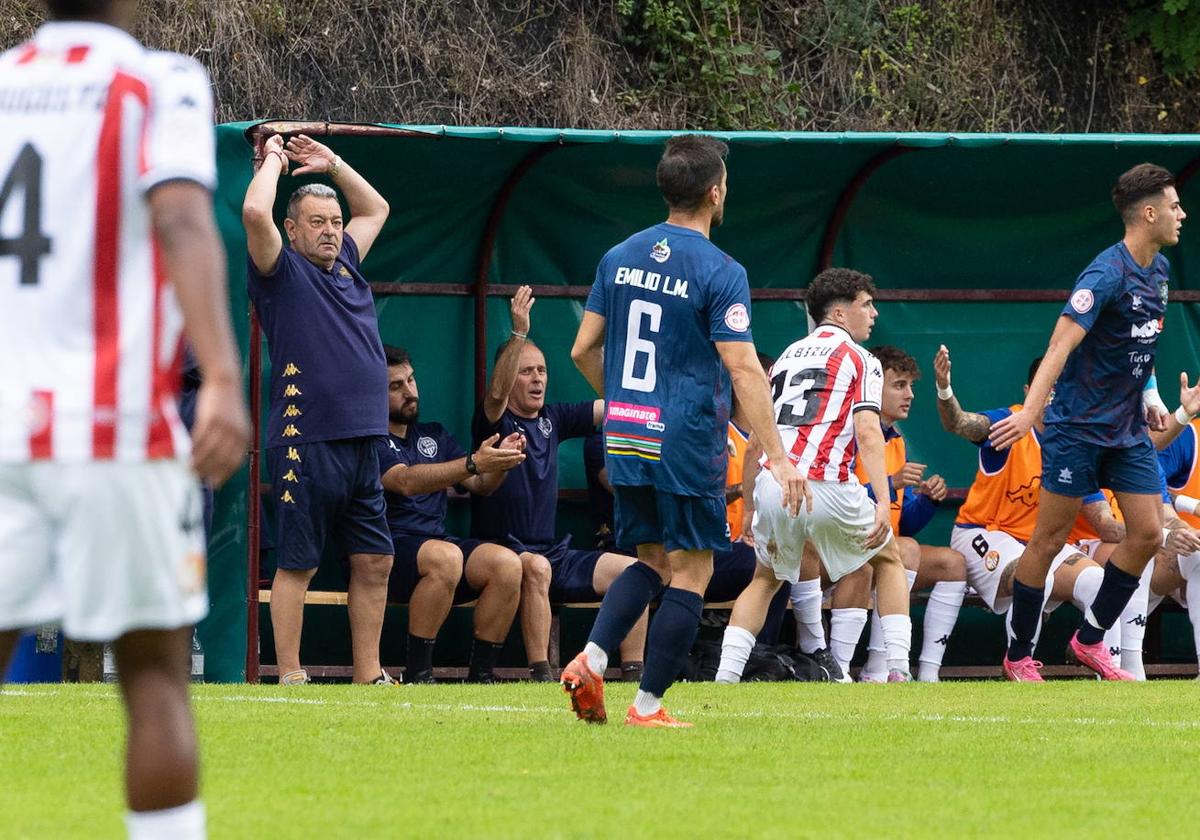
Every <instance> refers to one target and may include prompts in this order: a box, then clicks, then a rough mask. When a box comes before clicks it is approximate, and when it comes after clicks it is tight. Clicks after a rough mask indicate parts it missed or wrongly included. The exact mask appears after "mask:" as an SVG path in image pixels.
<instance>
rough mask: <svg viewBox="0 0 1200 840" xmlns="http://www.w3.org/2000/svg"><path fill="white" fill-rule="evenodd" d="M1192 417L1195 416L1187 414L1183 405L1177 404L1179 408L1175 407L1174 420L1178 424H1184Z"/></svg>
mask: <svg viewBox="0 0 1200 840" xmlns="http://www.w3.org/2000/svg"><path fill="white" fill-rule="evenodd" d="M1194 419H1195V416H1194V415H1191V414H1188V413H1187V410H1186V409H1184V407H1183V406H1179V408H1177V409H1175V420H1176V422H1177V423H1179V425H1180V426H1186V425H1187V424H1188V423H1191V422H1192V420H1194Z"/></svg>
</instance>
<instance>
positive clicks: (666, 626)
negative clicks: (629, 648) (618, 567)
mask: <svg viewBox="0 0 1200 840" xmlns="http://www.w3.org/2000/svg"><path fill="white" fill-rule="evenodd" d="M703 609H704V599H703V598H701V597H700V596H699V595H697V594H696V593H695V592H689V591H688V590H686V589H679V588H677V587H674V586H672V587H668V588H667V590H666V591H665V592H664V593H663V596H662V606H660V607H659V608H658V612H657V613H656V614H655V616H654V621H652V622H651V623H650V635H649V638H648V639H647V640H646V670H645V671H644V672H643V673H642V682H641V685H640V686H639V687H640V689H641V691H639V697H641V692H646V693H648V694H649V695H651V696H652V697H654V698H662V696H663V695H664V694H666V692H667V689H668V688H670V686H671V683H672V682H674V681H675V677H677V676H678V675H679V671H680V669H681V668H682V667H683V661H684V660H685V659H687V655H688V652H689V651H691V649H692V643H693V642H695V641H696V631H697V630H699V628H700V613H701V611H702V610H703ZM635 705H638V704H637V703H635ZM649 705H653V706H654V708H647V703H642V704H641V705H638V714H641V715H650V714H654V713H655V712H656V711H658V705H657V704H649Z"/></svg>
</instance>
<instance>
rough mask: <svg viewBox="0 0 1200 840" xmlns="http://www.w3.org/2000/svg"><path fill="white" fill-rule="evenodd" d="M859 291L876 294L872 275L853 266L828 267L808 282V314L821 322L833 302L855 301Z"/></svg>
mask: <svg viewBox="0 0 1200 840" xmlns="http://www.w3.org/2000/svg"><path fill="white" fill-rule="evenodd" d="M859 292H866V293H867V294H869V295H874V294H875V281H874V280H872V279H871V275H869V274H863V273H862V272H861V271H855V270H854V269H852V268H827V269H825V270H824V271H822V272H821V273H820V274H818V275H817V276H816V277H814V278H813V280H812V282H811V283H809V284H808V294H807V295H806V300H807V301H808V314H809V315H811V316H812V319H813V320H814V321H816V322H817V323H818V324H819V323H821V321H822V320H824V318H825V315H826V313H828V312H829V307H830V305H831V304H833V303H835V302H836V301H839V300H844V301H846V302H850V301H853V300H854V299H855V298H856V297H858V293H859Z"/></svg>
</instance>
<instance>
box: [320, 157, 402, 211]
mask: <svg viewBox="0 0 1200 840" xmlns="http://www.w3.org/2000/svg"><path fill="white" fill-rule="evenodd" d="M333 182H334V184H336V185H337V188H338V189H340V190H341V191H342V195H344V196H346V206H347V207H348V208H349V210H350V218H352V219H354V218H364V217H368V218H382V219H386V218H387V215H388V213H389V212H391V207H390V206H389V205H388V203H387V200H386V199H385V198H384V197H383V196H382V195H380V194H379V190H377V189H375V188H374V187H372V186H371V185H370V183H368V182H367V179H366V178H364V177H363V176H362V175H360V174H358V170H356V169H355V168H354V167H353V166H351V165H350V164H348V163H346V161H345V160H343V161H342V165H341V166H340V167H338V170H337V176H336V177H334V178H333Z"/></svg>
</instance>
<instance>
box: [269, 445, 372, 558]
mask: <svg viewBox="0 0 1200 840" xmlns="http://www.w3.org/2000/svg"><path fill="white" fill-rule="evenodd" d="M267 470H268V471H269V472H270V474H271V492H272V495H273V496H274V499H275V551H276V557H277V561H276V565H277V567H278V568H280V569H315V568H316V567H317V566H318V565H320V563H321V554H322V552H323V551H324V549H325V546H326V543H327V542H328V541H329V540H330V539H333V540H334V542H335V544H336V548H337V551H338V555H339V556H346V555H350V554H391V553H392V535H391V533H390V532H389V531H388V526H387V508H386V506H385V504H384V501H383V485H382V484H380V483H379V459H378V457H377V456H376V454H375V444H374V439H373V438H369V437H361V438H348V439H346V440H327V441H320V442H318V443H300V444H293V445H290V446H273V447H271V448H270V449H268V450H267Z"/></svg>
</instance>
